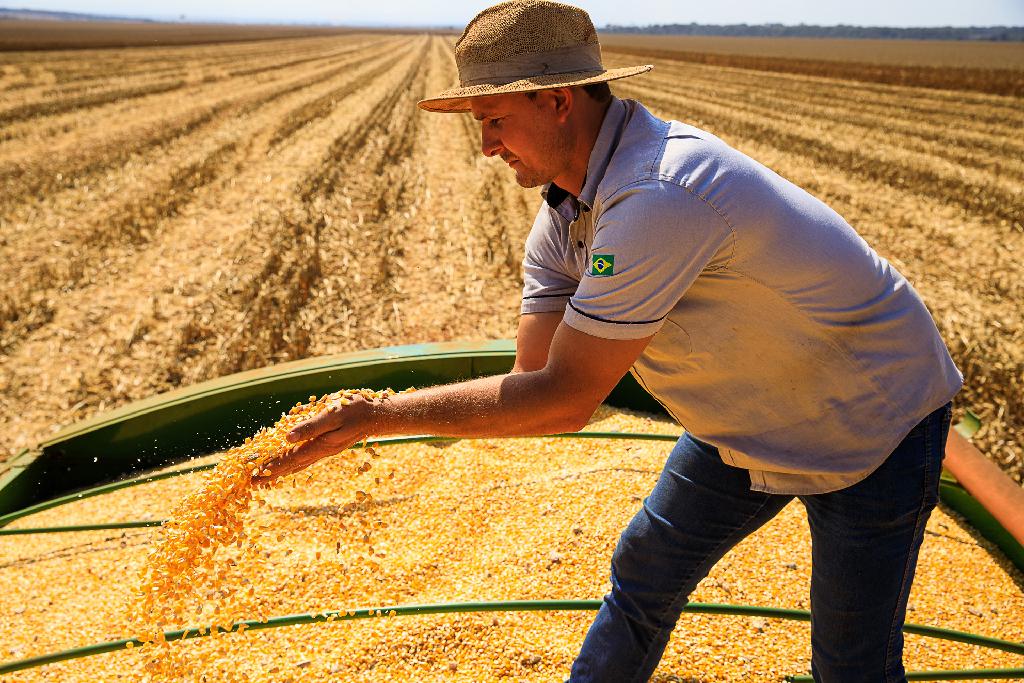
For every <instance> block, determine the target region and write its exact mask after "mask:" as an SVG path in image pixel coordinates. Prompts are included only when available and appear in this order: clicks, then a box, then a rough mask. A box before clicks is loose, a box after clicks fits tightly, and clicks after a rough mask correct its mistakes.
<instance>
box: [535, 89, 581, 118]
mask: <svg viewBox="0 0 1024 683" xmlns="http://www.w3.org/2000/svg"><path fill="white" fill-rule="evenodd" d="M575 96H576V93H574V92H573V90H572V88H550V89H548V90H539V91H537V95H536V96H535V97H534V104H536V105H537V107H539V108H541V109H546V110H548V111H550V112H552V113H554V114H555V116H556V117H557V119H558V122H559V123H565V121H566V119H568V118H569V112H571V111H572V108H573V103H574V101H575V100H574V98H575Z"/></svg>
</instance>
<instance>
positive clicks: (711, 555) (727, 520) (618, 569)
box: [570, 403, 950, 683]
mask: <svg viewBox="0 0 1024 683" xmlns="http://www.w3.org/2000/svg"><path fill="white" fill-rule="evenodd" d="M949 422H950V404H948V403H947V404H946V405H944V406H942V407H941V408H939V409H938V410H936V411H935V412H933V413H932V414H930V415H929V416H928V417H926V418H925V419H924V420H922V421H921V422H920V423H919V424H918V425H917V426H916V427H914V429H912V430H911V431H910V433H909V434H907V436H906V437H904V439H903V441H902V442H901V443H900V444H899V446H897V447H896V450H894V451H893V452H892V453H891V454H890V455H889V457H888V458H887V459H886V460H885V462H884V463H882V465H881V466H880V467H879V468H878V469H877V470H875V471H874V472H873V473H871V475H869V476H868V477H867V478H866V479H864V480H863V481H861V482H858V483H857V484H854V485H853V486H849V487H847V488H844V489H840V490H839V491H833V492H831V493H823V494H818V495H809V496H800V497H799V498H800V501H801V502H802V503H803V504H804V507H805V508H806V509H807V518H808V521H809V523H810V529H811V562H812V566H811V596H810V597H811V672H812V674H813V675H814V679H815V680H816V681H825V682H827V683H854V682H855V681H864V682H867V681H870V682H871V683H878V682H879V681H887V682H889V681H905V680H906V678H905V672H904V669H903V633H902V630H901V629H902V626H903V621H904V618H905V617H906V608H907V596H908V595H909V593H910V584H911V583H912V581H913V579H914V569H915V567H916V565H917V554H918V549H919V548H920V547H921V541H922V538H923V537H924V527H925V522H926V521H927V519H928V515H929V514H930V513H931V511H932V509H933V508H934V507H935V504H936V503H937V502H938V487H939V474H940V472H941V469H942V457H943V454H944V451H945V443H946V436H947V434H948V431H949ZM792 498H793V496H791V495H776V494H769V493H762V492H759V491H751V490H750V477H749V475H748V473H747V471H746V470H744V469H740V468H736V467H731V466H729V465H726V464H724V463H723V462H722V460H721V458H720V457H719V455H718V450H717V449H716V448H715V447H714V446H711V445H710V444H707V443H704V442H702V441H699V440H698V439H695V438H693V437H692V436H690V435H689V434H684V435H683V436H682V438H680V439H679V442H678V443H677V444H676V446H675V448H674V449H673V450H672V453H671V455H669V458H668V462H667V463H666V464H665V469H664V471H663V472H662V473H661V476H660V478H659V479H658V483H657V484H656V485H655V487H654V490H653V491H652V492H651V495H650V496H649V497H648V498H647V499H646V500H645V501H644V504H643V508H642V509H641V510H640V511H639V512H638V513H637V515H636V516H635V517H634V518H633V520H632V522H630V524H629V526H628V527H627V529H626V530H625V532H624V533H623V534H622V537H621V539H620V540H619V543H618V546H617V547H616V549H615V553H614V554H613V556H612V569H611V584H612V590H611V592H610V593H609V594H608V595H606V596H605V598H604V602H603V604H602V606H601V609H600V610H599V611H598V614H597V617H596V619H595V620H594V623H593V625H592V626H591V627H590V631H589V632H588V633H587V637H586V639H585V641H584V643H583V649H582V651H581V652H580V654H579V657H578V658H577V659H576V661H575V663H574V664H573V667H572V673H571V678H570V680H571V681H573V682H574V683H583V682H584V681H608V682H609V683H612V682H614V683H640V682H642V681H647V680H648V679H649V678H650V676H651V674H652V673H653V672H654V669H655V667H657V665H658V661H659V660H660V659H661V655H662V653H663V652H664V650H665V646H666V645H667V644H668V639H669V635H670V634H671V633H672V630H673V628H674V627H675V624H676V621H677V620H678V618H679V615H680V613H681V611H682V609H683V606H685V605H686V602H687V598H688V596H689V595H690V593H691V592H692V591H693V589H694V588H695V587H696V586H697V583H698V582H699V581H700V580H701V579H702V578H704V577H705V576H706V575H707V574H708V572H709V571H710V570H711V567H712V566H714V564H715V563H716V562H718V560H719V559H721V558H722V556H723V555H725V553H726V552H728V551H729V549H730V548H732V547H733V546H734V545H736V544H737V543H738V542H739V541H741V540H742V539H743V538H744V537H746V536H748V535H749V534H751V533H753V532H754V531H755V530H757V529H758V528H759V527H760V526H762V525H763V524H764V523H765V522H767V521H768V520H770V519H771V518H772V517H774V516H775V515H776V514H777V513H778V512H779V511H780V510H781V509H782V508H783V507H785V506H786V504H787V503H789V502H790V500H792ZM794 673H799V672H794Z"/></svg>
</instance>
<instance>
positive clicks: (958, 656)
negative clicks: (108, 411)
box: [0, 408, 1024, 683]
mask: <svg viewBox="0 0 1024 683" xmlns="http://www.w3.org/2000/svg"><path fill="white" fill-rule="evenodd" d="M672 428H673V425H672V424H671V423H670V422H669V421H668V420H665V419H660V418H656V419H651V418H649V417H645V416H642V415H637V414H632V413H620V412H615V411H612V410H610V409H608V408H602V409H601V410H600V411H599V412H598V414H597V415H595V417H594V419H593V420H592V421H591V424H590V425H589V426H588V429H593V430H599V431H608V430H613V431H628V432H633V433H665V432H670V431H671V430H672ZM669 446H670V444H666V443H660V444H659V443H651V442H642V441H603V440H589V441H579V440H577V441H567V440H562V439H523V440H519V439H510V440H482V441H463V442H457V443H449V444H444V443H442V444H412V445H403V446H388V447H383V448H379V449H378V451H379V456H380V457H379V458H375V459H373V460H372V468H371V469H369V470H368V471H359V470H357V468H356V465H357V464H358V463H359V462H360V461H362V460H363V456H362V454H361V452H360V451H354V452H350V453H349V454H346V455H339V456H336V457H334V458H330V459H327V460H324V461H322V462H320V463H318V464H317V465H315V466H314V467H312V468H311V469H309V470H308V471H305V472H302V473H299V474H297V475H294V477H292V479H293V480H295V481H294V484H293V483H291V482H288V481H285V482H284V484H283V485H282V486H281V487H280V488H277V489H274V490H271V491H269V492H267V493H266V494H265V498H266V504H265V505H256V506H253V508H252V511H251V512H250V513H249V514H248V515H246V516H245V517H244V519H245V527H244V528H245V530H246V531H247V532H249V534H250V535H251V536H250V540H249V541H246V545H245V546H244V547H242V548H241V549H238V548H236V547H235V546H234V545H230V546H228V547H226V548H223V549H221V551H220V553H219V554H218V555H217V556H216V564H217V567H218V568H219V569H221V570H222V576H221V578H219V579H209V580H202V581H199V582H198V583H199V585H197V586H195V587H194V590H195V591H196V592H197V593H198V594H199V595H200V596H202V595H205V594H206V593H207V592H208V593H209V596H210V597H209V598H208V599H207V600H205V601H204V602H203V609H202V616H193V615H190V617H191V618H190V620H189V622H188V624H189V625H198V624H201V623H203V621H202V620H203V618H204V617H208V616H209V614H210V610H211V609H216V610H217V611H218V612H219V613H232V612H240V613H243V614H248V615H250V616H252V617H254V618H255V617H257V616H259V615H266V616H267V617H272V616H280V615H285V614H295V613H302V612H320V611H321V610H325V609H340V610H345V609H356V608H364V607H378V606H380V607H383V606H391V605H402V604H424V603H434V602H449V601H476V600H512V599H530V600H541V599H587V598H594V597H597V596H600V595H601V594H602V593H603V592H604V591H605V590H606V589H607V573H608V558H609V557H610V556H611V553H612V550H613V548H614V546H615V543H616V540H617V537H618V533H619V531H620V530H621V529H622V528H623V527H624V526H625V525H626V524H627V522H628V521H629V518H630V517H631V515H632V514H633V511H634V510H635V509H636V507H637V506H638V505H639V501H640V500H641V498H642V497H643V496H645V495H646V494H647V493H648V492H649V490H650V488H651V487H652V486H653V484H654V482H655V481H656V479H657V477H658V472H659V471H660V468H661V465H662V464H663V462H664V458H665V453H666V450H667V449H668V447H669ZM390 473H394V476H393V478H391V477H390ZM203 476H204V475H199V474H192V475H187V476H186V477H179V478H175V479H169V480H164V481H159V482H153V483H149V484H144V485H142V486H139V487H135V488H131V489H124V490H122V491H118V492H115V493H111V494H108V495H105V496H103V497H99V498H92V499H88V500H83V501H80V502H76V503H72V504H70V505H68V506H65V507H61V508H55V509H52V510H48V511H44V512H40V513H37V514H36V515H33V516H31V517H27V518H24V519H22V520H19V521H17V522H15V523H14V524H13V525H12V526H20V527H31V526H44V525H50V524H71V523H78V524H87V523H97V522H101V521H122V520H129V519H140V518H149V519H154V518H155V519H160V518H163V517H166V516H167V515H168V514H169V513H170V512H171V510H172V508H173V507H174V501H176V500H179V499H181V498H182V497H183V496H185V495H186V494H188V493H189V492H190V491H193V490H195V489H197V488H198V487H200V486H201V485H202V478H203ZM375 479H376V480H377V481H375ZM357 491H365V492H368V493H369V494H370V497H366V496H365V495H364V496H363V497H360V495H359V494H358V493H356V492H357ZM159 534H160V531H159V530H156V529H135V530H126V531H124V532H110V531H88V532H80V533H76V534H59V535H48V536H46V535H37V536H8V537H0V581H3V582H5V583H6V585H9V586H11V587H12V588H13V590H7V591H2V592H0V612H2V613H4V614H16V615H18V616H17V617H16V619H14V620H5V621H4V622H3V623H2V624H0V642H3V643H4V644H5V645H4V649H5V651H4V652H3V653H2V654H0V659H3V658H7V657H14V656H17V657H30V656H34V655H38V654H45V653H49V652H53V651H56V650H59V649H63V648H69V647H74V646H78V645H87V644H91V643H95V642H102V641H106V640H113V639H118V638H121V637H125V636H128V635H129V634H130V633H131V627H130V626H129V623H130V622H131V621H132V616H133V615H132V613H130V612H129V610H128V609H127V605H126V603H127V595H126V594H127V593H128V591H127V590H126V587H133V586H135V585H136V584H137V582H138V579H137V576H138V572H139V569H140V568H142V567H143V565H144V564H145V562H146V561H147V559H146V557H147V551H149V550H150V549H151V548H152V547H153V544H154V542H155V541H156V539H157V538H158V535H159ZM467 538H472V539H473V542H472V543H467V542H466V539H467ZM250 541H254V542H255V546H254V548H253V549H251V550H250V549H248V544H249V543H250ZM368 543H369V544H370V552H372V553H373V554H372V555H369V554H368V552H367V544H368ZM810 558H811V549H810V542H809V530H808V529H807V522H806V517H805V514H804V511H803V509H802V508H801V506H800V504H799V503H795V502H794V503H793V504H791V505H790V506H788V507H786V508H785V509H784V510H783V511H782V512H781V513H780V514H779V516H778V517H776V518H775V519H774V520H772V521H771V522H770V523H769V524H768V525H766V526H765V527H763V528H762V529H760V530H759V531H758V532H757V533H755V534H754V535H752V536H751V537H750V538H748V539H746V540H745V541H743V542H742V543H740V544H739V545H738V546H737V547H736V548H734V549H733V550H732V551H731V552H730V553H729V554H728V555H726V556H725V557H724V558H723V559H722V561H721V562H720V563H719V564H718V565H717V566H716V567H715V568H714V570H713V571H712V573H711V574H710V575H709V576H708V577H707V578H706V579H705V580H704V581H703V582H702V583H701V584H700V585H699V586H698V588H697V591H696V593H695V594H694V596H693V599H694V600H696V601H702V602H717V603H734V604H735V603H738V604H756V605H771V606H778V607H788V608H793V609H807V607H808V591H809V584H810ZM69 575H70V576H73V577H75V580H74V582H69V581H68V580H67V578H68V576H69ZM965 577H971V579H970V580H965ZM953 586H955V587H956V590H955V591H951V590H950V589H951V587H953ZM1022 586H1024V577H1022V576H1021V574H1020V572H1019V571H1018V570H1016V569H1014V568H1013V567H1012V566H1011V565H1009V563H1007V562H1006V561H1005V559H1002V558H1001V557H1000V556H999V555H998V551H994V550H993V548H992V546H991V544H989V543H988V542H987V541H984V540H980V539H979V537H978V536H977V535H976V534H975V532H974V531H973V530H972V529H971V528H970V527H969V526H966V525H965V524H964V523H963V522H962V520H959V519H958V518H957V517H956V516H955V515H954V514H951V513H950V512H949V511H947V510H945V509H941V508H940V509H938V510H936V511H935V513H934V514H933V515H932V517H931V519H930V520H929V523H928V527H927V533H926V536H925V543H924V545H923V547H922V551H921V559H920V563H919V567H918V578H917V580H916V582H915V584H914V588H913V590H912V592H911V596H910V606H909V612H908V621H910V622H913V623H919V624H927V625H933V626H942V627H947V628H954V629H959V630H966V631H970V632H974V633H979V634H984V635H989V636H995V637H999V638H1003V639H1010V640H1016V641H1021V640H1024V624H1022V623H1021V621H1020V619H1019V618H1018V617H1019V615H1020V613H1021V612H1022V611H1024V592H1022V590H1021V588H1022ZM196 614H197V615H198V614H199V613H198V612H196ZM592 618H593V613H591V612H552V613H493V614H467V615H438V616H413V617H383V618H379V619H370V620H366V621H351V622H344V623H332V624H318V625H306V626H294V627H289V628H279V629H274V630H267V631H252V632H247V633H245V634H235V635H230V636H226V637H218V638H203V639H199V640H191V641H186V642H184V643H171V644H170V648H171V653H172V654H171V655H169V656H164V657H163V658H162V659H161V666H163V667H173V669H174V671H176V672H177V673H176V674H175V675H172V676H170V677H168V678H157V679H156V680H185V681H199V680H202V678H201V675H202V674H205V675H206V676H207V680H217V681H224V682H225V683H230V682H235V681H237V682H239V683H241V682H242V681H246V682H247V681H265V682H267V683H270V682H271V681H274V682H280V681H287V680H296V681H298V680H302V681H328V680H343V681H378V682H380V681H410V680H417V681H491V680H499V679H501V680H505V679H508V680H517V681H551V680H562V679H563V678H564V676H565V674H566V673H567V672H568V669H569V667H570V665H571V662H572V659H573V657H574V656H575V654H576V652H577V649H578V647H579V643H580V642H581V641H582V639H583V637H584V635H585V633H586V630H587V627H588V625H589V623H590V621H591V620H592ZM174 626H177V622H174ZM169 627H170V625H169ZM152 650H153V648H152V647H150V646H146V647H143V648H142V649H141V650H140V649H138V648H136V649H131V650H127V649H122V650H120V651H117V652H112V653H109V654H103V655H99V656H96V657H90V658H86V659H80V660H77V661H71V662H64V663H58V664H54V665H49V666H45V667H42V668H38V669H34V670H29V671H23V672H20V673H18V674H15V676H17V678H16V679H13V678H12V679H11V680H17V681H19V683H34V682H35V681H46V680H59V681H64V682H67V683H73V682H75V681H94V680H117V679H118V678H121V679H124V680H132V681H145V680H149V679H147V678H146V675H145V674H146V669H145V668H144V667H145V665H146V662H147V660H148V659H149V658H150V656H151V655H150V653H151V652H152ZM809 659H810V644H809V628H808V625H807V624H806V623H797V622H790V621H781V620H777V619H766V618H760V617H737V616H709V615H695V614H685V615H683V617H682V619H681V620H680V622H679V625H678V626H677V628H676V631H675V633H674V634H673V637H672V640H671V641H670V643H669V648H668V650H667V652H666V654H665V657H664V659H663V660H662V662H661V664H660V666H659V668H658V671H657V672H656V673H655V676H654V678H653V680H654V681H656V682H659V683H668V682H670V681H680V680H685V681H694V682H696V681H708V682H710V681H737V680H756V681H780V680H782V676H784V675H788V674H796V673H803V672H805V671H806V670H807V667H808V665H809ZM905 661H906V665H907V666H908V668H909V669H911V670H922V669H924V670H934V669H953V668H961V667H985V668H997V667H1011V666H1020V656H1019V655H1013V654H1010V653H1007V652H999V651H995V650H989V649H983V648H979V647H975V646H971V645H966V644H963V643H954V642H944V641H937V640H934V639H930V638H925V637H921V636H914V635H910V636H908V637H907V645H906V655H905ZM190 669H191V673H188V672H189V671H190ZM165 673H166V671H165Z"/></svg>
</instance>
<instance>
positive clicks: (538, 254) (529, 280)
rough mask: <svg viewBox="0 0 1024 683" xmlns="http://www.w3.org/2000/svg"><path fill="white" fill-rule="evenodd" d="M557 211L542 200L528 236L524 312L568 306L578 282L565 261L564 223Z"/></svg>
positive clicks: (524, 280)
mask: <svg viewBox="0 0 1024 683" xmlns="http://www.w3.org/2000/svg"><path fill="white" fill-rule="evenodd" d="M554 214H555V212H554V210H552V209H551V208H550V207H548V205H547V204H546V203H545V204H542V205H541V208H540V211H538V212H537V218H536V220H534V222H533V228H532V229H531V230H530V235H529V237H527V238H526V253H525V255H524V257H523V303H522V306H521V308H520V310H521V312H522V313H547V312H550V311H562V310H565V305H566V304H567V303H568V302H569V297H571V296H572V295H573V292H575V291H576V287H577V285H578V284H579V281H578V279H577V278H574V277H572V275H571V274H570V270H569V268H567V267H566V263H565V250H564V248H563V246H562V245H563V244H564V243H565V239H567V238H568V237H567V236H568V232H567V229H566V231H565V234H566V237H565V239H563V236H562V232H563V230H562V226H561V225H560V223H559V220H558V218H557V217H556V216H555V215H554Z"/></svg>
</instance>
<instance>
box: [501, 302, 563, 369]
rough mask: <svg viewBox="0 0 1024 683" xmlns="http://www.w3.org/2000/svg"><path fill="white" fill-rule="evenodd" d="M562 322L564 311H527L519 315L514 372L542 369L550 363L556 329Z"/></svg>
mask: <svg viewBox="0 0 1024 683" xmlns="http://www.w3.org/2000/svg"><path fill="white" fill-rule="evenodd" d="M561 322H562V311H551V312H548V313H525V314H523V315H521V316H519V330H518V331H517V332H516V363H515V365H514V366H512V372H526V371H528V370H540V369H541V368H543V367H544V366H545V365H547V364H548V351H549V350H550V349H551V340H552V339H553V338H554V336H555V330H557V329H558V326H559V324H561Z"/></svg>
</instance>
